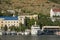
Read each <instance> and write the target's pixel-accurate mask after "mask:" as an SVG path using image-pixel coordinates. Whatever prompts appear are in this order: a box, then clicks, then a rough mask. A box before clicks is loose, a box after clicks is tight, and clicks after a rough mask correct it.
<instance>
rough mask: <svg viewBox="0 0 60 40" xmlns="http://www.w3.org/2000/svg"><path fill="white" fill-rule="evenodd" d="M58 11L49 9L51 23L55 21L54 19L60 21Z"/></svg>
mask: <svg viewBox="0 0 60 40" xmlns="http://www.w3.org/2000/svg"><path fill="white" fill-rule="evenodd" d="M59 16H60V9H59V8H57V9H51V10H50V18H51V20H52V21H55V20H56V19H60V17H59Z"/></svg>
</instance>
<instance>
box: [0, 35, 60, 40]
mask: <svg viewBox="0 0 60 40" xmlns="http://www.w3.org/2000/svg"><path fill="white" fill-rule="evenodd" d="M0 40H60V36H56V35H41V36H30V35H28V36H21V35H19V36H16V35H14V36H9V35H6V36H0Z"/></svg>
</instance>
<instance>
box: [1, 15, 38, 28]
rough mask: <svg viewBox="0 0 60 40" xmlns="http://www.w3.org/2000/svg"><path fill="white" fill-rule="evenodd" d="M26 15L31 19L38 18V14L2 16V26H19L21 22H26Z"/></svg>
mask: <svg viewBox="0 0 60 40" xmlns="http://www.w3.org/2000/svg"><path fill="white" fill-rule="evenodd" d="M25 17H28V18H30V19H32V18H34V19H35V18H37V17H38V16H37V15H20V16H14V15H13V16H0V28H1V27H4V26H5V25H6V26H8V27H10V26H17V27H18V26H19V25H20V23H22V24H24V20H25Z"/></svg>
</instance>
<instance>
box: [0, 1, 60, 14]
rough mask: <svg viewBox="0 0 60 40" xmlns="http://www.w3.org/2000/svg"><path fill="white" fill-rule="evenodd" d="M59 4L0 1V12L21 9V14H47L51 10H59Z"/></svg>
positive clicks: (52, 2)
mask: <svg viewBox="0 0 60 40" xmlns="http://www.w3.org/2000/svg"><path fill="white" fill-rule="evenodd" d="M59 3H60V1H59ZM59 3H57V2H54V1H51V0H0V10H7V9H13V10H15V9H21V14H22V13H23V14H38V13H43V14H49V12H50V9H51V8H56V7H58V8H60V4H59Z"/></svg>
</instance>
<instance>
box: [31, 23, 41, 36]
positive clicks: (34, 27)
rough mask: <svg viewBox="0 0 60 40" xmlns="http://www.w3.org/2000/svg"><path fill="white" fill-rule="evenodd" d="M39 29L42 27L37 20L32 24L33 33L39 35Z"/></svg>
mask: <svg viewBox="0 0 60 40" xmlns="http://www.w3.org/2000/svg"><path fill="white" fill-rule="evenodd" d="M39 30H40V27H39V25H36V22H35V25H32V27H31V35H37V33H38V31H39Z"/></svg>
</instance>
